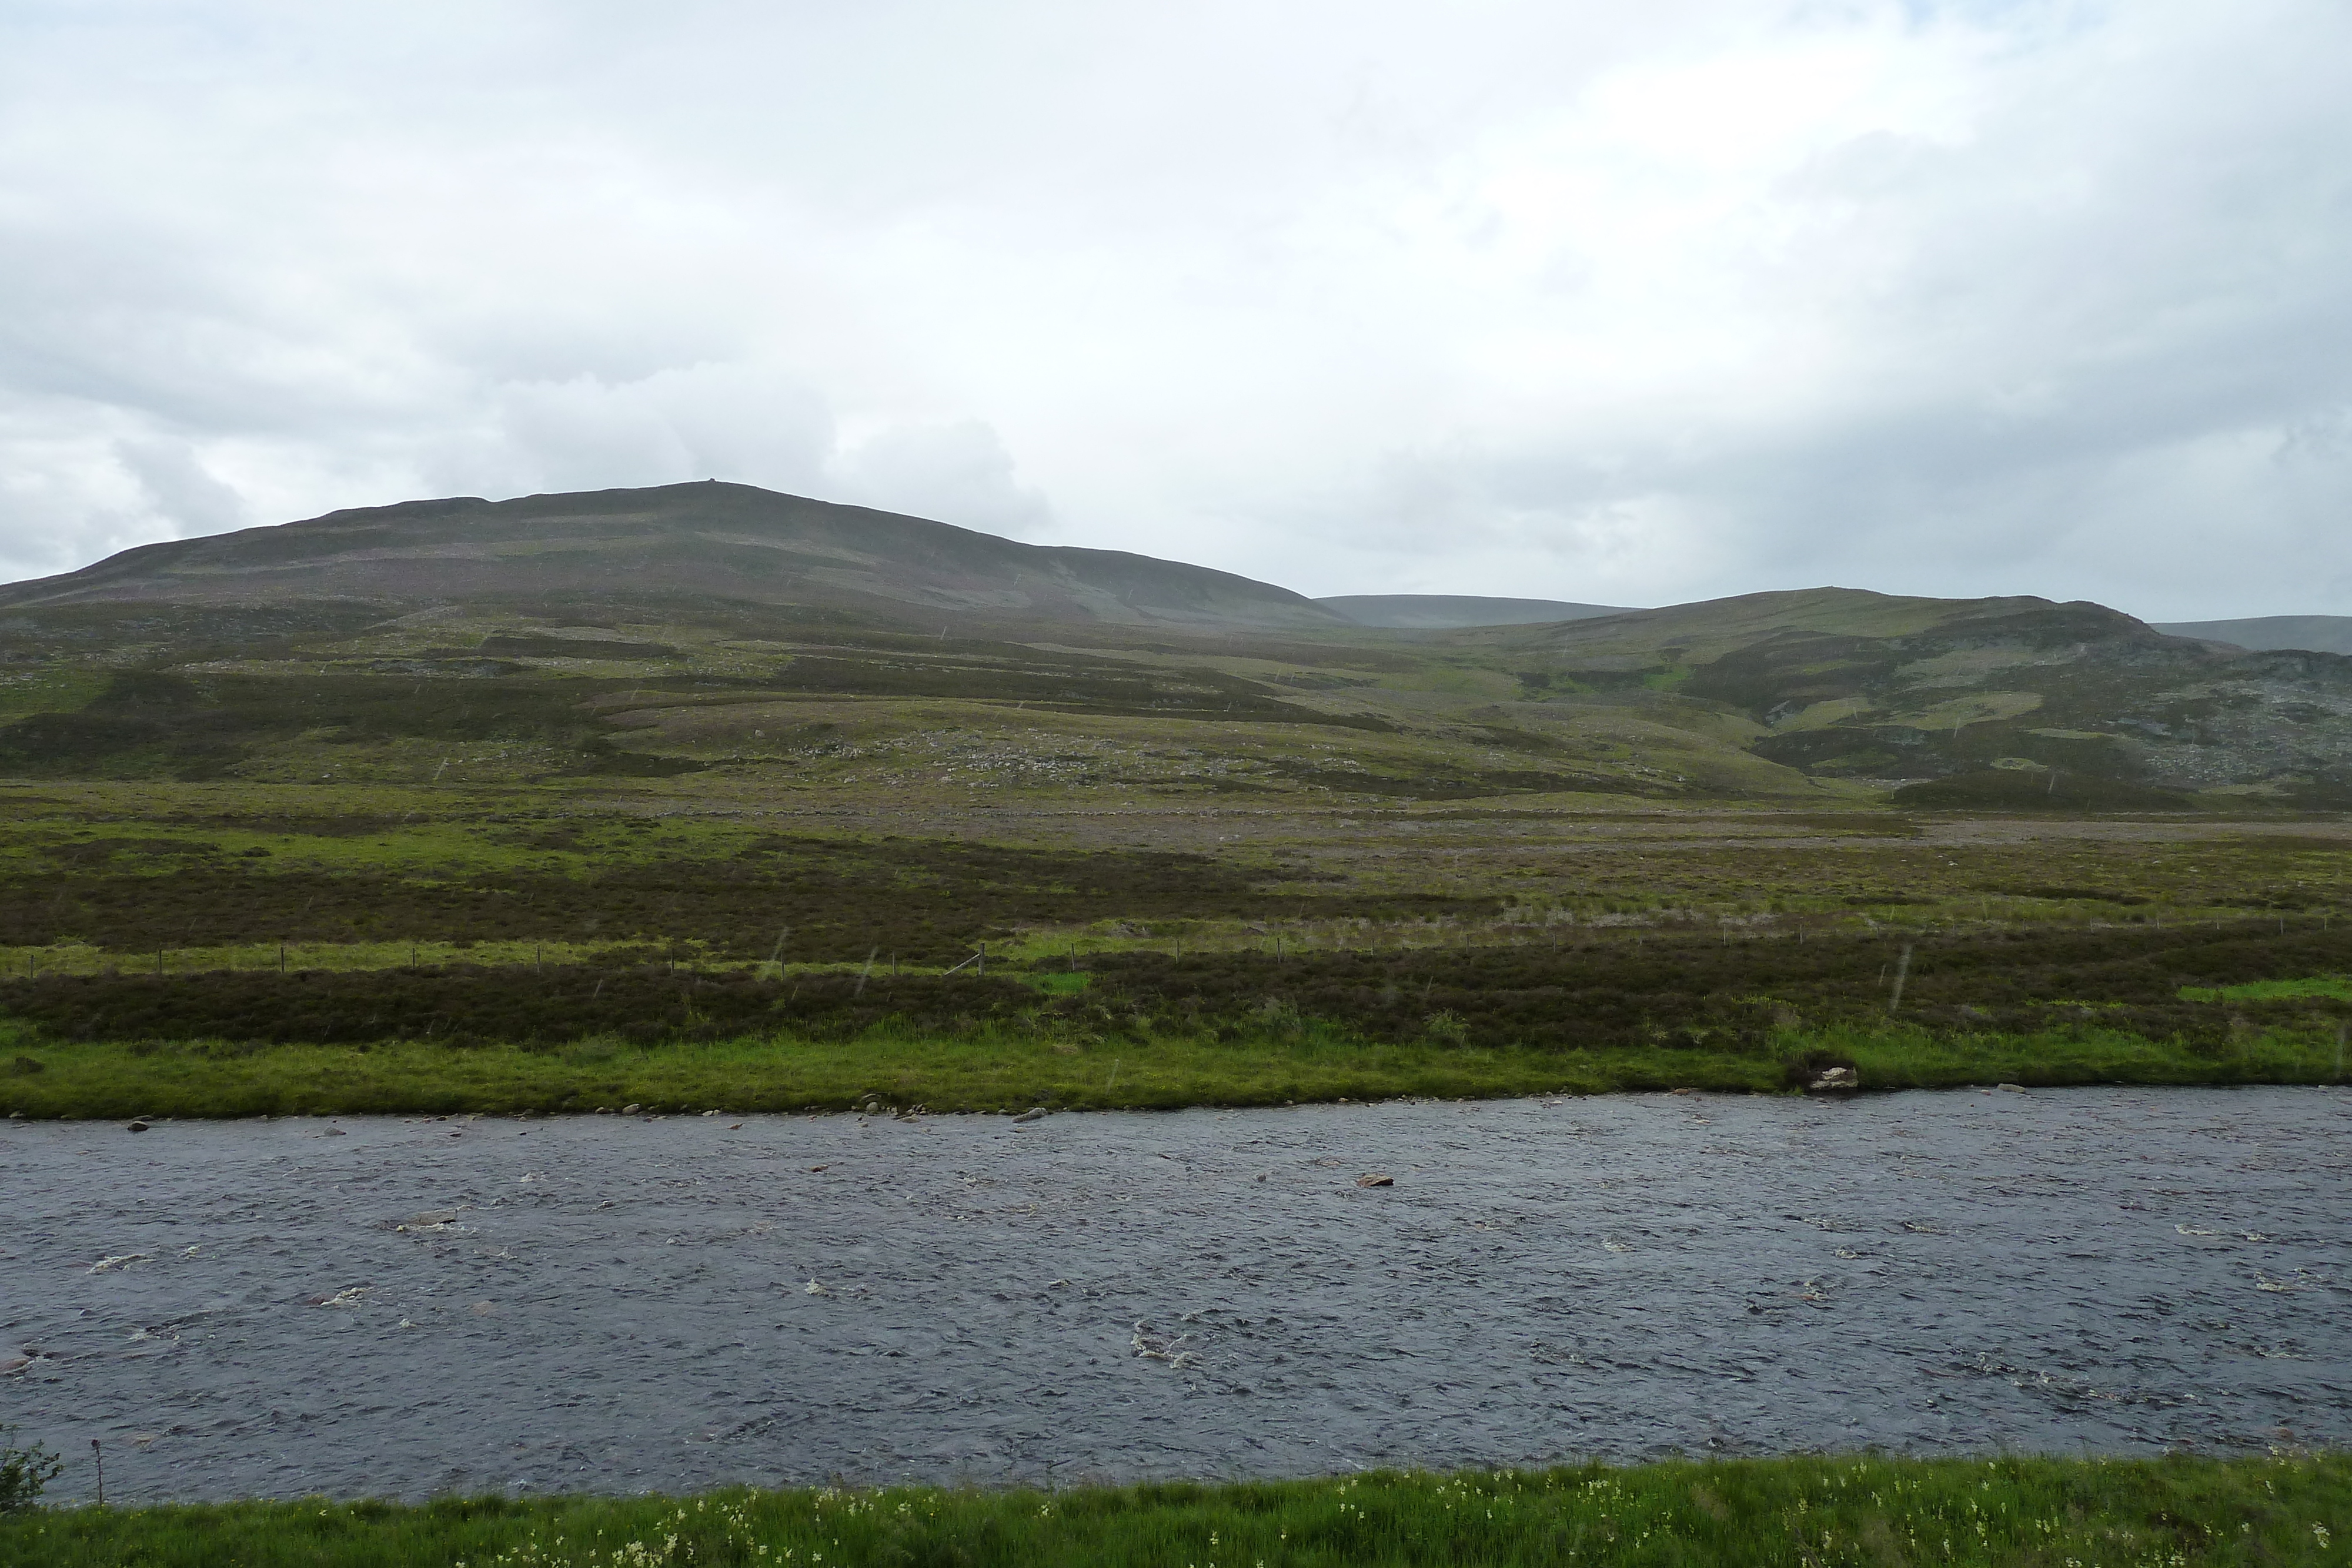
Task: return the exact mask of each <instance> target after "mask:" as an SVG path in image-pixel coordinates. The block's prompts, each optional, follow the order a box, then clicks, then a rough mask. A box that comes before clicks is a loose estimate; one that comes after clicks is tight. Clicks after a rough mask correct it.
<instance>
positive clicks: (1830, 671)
mask: <svg viewBox="0 0 2352 1568" xmlns="http://www.w3.org/2000/svg"><path fill="white" fill-rule="evenodd" d="M1462 635H1473V634H1467V633H1465V634H1462ZM1475 635H1478V636H1479V637H1480V639H1481V641H1482V643H1484V645H1486V646H1488V647H1490V648H1492V649H1494V650H1495V651H1496V652H1497V653H1506V652H1507V653H1508V654H1509V655H1511V656H1515V657H1517V660H1518V661H1519V662H1520V664H1522V665H1523V668H1522V671H1521V678H1522V680H1523V682H1525V683H1526V684H1527V685H1528V687H1529V688H1530V689H1531V690H1532V691H1538V692H1541V693H1544V694H1547V695H1555V694H1556V695H1555V698H1554V700H1592V699H1593V698H1595V697H1599V698H1600V699H1601V700H1610V697H1611V695H1612V694H1621V693H1622V692H1624V691H1626V690H1628V689H1630V688H1633V687H1636V686H1638V687H1642V688H1644V689H1648V690H1651V691H1656V692H1672V693H1675V694H1676V695H1681V696H1683V697H1685V698H1691V699H1699V700H1706V701H1712V702H1715V703H1718V704H1721V705H1723V706H1726V707H1727V708H1729V709H1732V710H1734V711H1736V712H1737V713H1738V715H1739V716H1742V717H1743V718H1746V719H1748V720H1751V721H1753V723H1754V724H1755V725H1756V726H1757V731H1756V733H1755V734H1754V735H1753V736H1752V737H1750V739H1749V742H1748V748H1749V750H1750V751H1751V752H1752V753H1753V754H1754V755H1756V756H1758V757H1760V758H1767V759H1769V760H1771V761H1774V762H1778V763H1780V764H1783V765H1785V766H1788V767H1790V768H1797V769H1800V770H1801V771H1803V772H1805V773H1807V774H1809V775H1811V776H1814V777H1846V778H1869V779H1880V780H1885V781H1887V782H1891V783H1892V782H1909V783H1913V784H1933V785H1934V788H1933V789H1927V790H1926V791H1925V792H1924V793H1916V792H1915V793H1914V794H1913V795H1910V796H1898V799H1913V800H1916V803H1920V804H1939V805H1947V806H1957V805H1963V804H1969V803H1974V804H1979V805H1984V806H2000V805H2031V804H2032V803H2033V801H2034V800H2037V799H2039V800H2057V799H2058V798H2059V797H2060V796H2061V795H2062V794H2063V792H2064V790H2065V789H2069V788H2073V789H2078V790H2079V789H2083V788H2085V786H2084V785H2083V782H2082V781H2084V780H2097V781H2101V784H2102V789H2101V790H2099V791H2093V792H2092V794H2091V795H2088V796H2084V797H2082V798H2081V799H2078V800H2077V801H2076V803H2077V804H2084V803H2105V804H2108V805H2114V806H2131V807H2137V808H2147V807H2149V806H2151V805H2157V806H2160V805H2162V804H2164V803H2165V797H2164V796H2163V794H2162V792H2163V791H2176V792H2179V794H2178V795H2176V796H2175V798H2174V803H2176V804H2185V803H2186V800H2185V797H2186V795H2187V794H2189V793H2193V792H2200V791H2202V792H2207V793H2208V794H2210V793H2212V792H2215V791H2220V792H2223V793H2235V794H2242V795H2257V796H2264V797H2269V798H2274V799H2279V800H2301V801H2305V802H2309V803H2319V802H2323V801H2327V802H2333V801H2339V800H2352V659H2347V658H2345V657H2343V656H2341V655H2337V654H2333V653H2308V652H2265V653H2242V652H2240V651H2239V650H2237V649H2234V648H2222V647H2216V646H2214V645H2213V644H2211V643H2206V642H2201V641H2197V640H2193V639H2189V638H2182V637H2175V636H2170V635H2168V634H2166V633H2165V632H2161V631H2159V630H2158V629H2157V628H2154V627H2151V626H2148V625H2147V624H2146V623H2144V622H2139V621H2136V620H2134V619H2132V618H2131V617H2130V616H2128V615H2125V614H2123V613H2122V612H2118V611H2114V610H2110V609H2107V608H2105V606H2103V605H2097V604H2092V603H2088V602H2083V601H2076V602H2072V603H2063V604H2061V603H2053V602H2052V601H2049V600H2044V599H2037V598H1999V599H1978V600H1937V599H1920V598H1899V597H1895V596H1891V595H1885V594H1875V593H1866V592H1863V591H1856V590H1852V589H1815V590H1811V591H1801V592H1790V593H1758V594H1748V595H1742V596H1740V597H1738V598H1734V599H1726V600H1717V601H1710V602H1707V603H1704V604H1690V605H1678V606H1674V607H1671V608H1668V609H1664V610H1652V611H1641V612H1634V613H1631V614H1625V615H1617V616H1612V617H1610V618H1608V619H1606V620H1596V621H1589V622H1570V623H1567V624H1560V625H1553V626H1547V627H1542V628H1521V629H1515V630H1510V631H1501V632H1486V633H1480V634H1475ZM2066 779H2073V780H2074V781H2075V783H2074V785H2067V784H2065V783H2064V780H2066ZM2150 791H2155V792H2156V793H2150Z"/></svg>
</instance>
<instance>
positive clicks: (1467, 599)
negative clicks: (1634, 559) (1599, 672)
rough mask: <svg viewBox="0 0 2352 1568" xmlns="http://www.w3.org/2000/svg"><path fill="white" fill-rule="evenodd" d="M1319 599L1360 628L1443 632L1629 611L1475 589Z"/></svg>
mask: <svg viewBox="0 0 2352 1568" xmlns="http://www.w3.org/2000/svg"><path fill="white" fill-rule="evenodd" d="M1315 602H1316V603H1318V604H1319V605H1321V606H1323V608H1324V609H1326V610H1328V611H1331V612H1335V613H1337V614H1339V615H1344V616H1346V617H1347V618H1348V619H1349V621H1352V622H1355V623H1356V624H1357V625H1359V626H1376V627H1381V628H1385V629H1387V630H1391V631H1404V632H1437V631H1451V630H1455V629H1458V628H1463V627H1470V626H1540V625H1549V624H1551V623H1552V622H1559V621H1592V620H1597V619H1599V618H1600V617H1601V616H1604V615H1624V614H1629V613H1631V612H1632V607H1631V606H1628V605H1622V604H1576V603H1571V602H1570V601H1567V600H1561V599H1498V598H1492V597H1489V596H1487V595H1484V594H1475V593H1341V594H1334V595H1332V596H1330V597H1328V598H1323V599H1318V600H1317V601H1315Z"/></svg>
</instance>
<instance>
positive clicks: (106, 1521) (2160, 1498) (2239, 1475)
mask: <svg viewBox="0 0 2352 1568" xmlns="http://www.w3.org/2000/svg"><path fill="white" fill-rule="evenodd" d="M2347 1535H2352V1458H2347V1456H2343V1455H2333V1454H2331V1455H2319V1456H2310V1455H2301V1456H2292V1457H2271V1458H2239V1459H2213V1458H2164V1459H2155V1460H2128V1461H2127V1460H2104V1459H2046V1458H1999V1459H1993V1460H1990V1461H1987V1460H1969V1459H1889V1458H1876V1457H1867V1456H1865V1457H1844V1458H1787V1459H1759V1460H1732V1461H1715V1462H1704V1463H1694V1462H1670V1463H1661V1464H1652V1465H1643V1466H1636V1467H1632V1468H1626V1469H1606V1468H1602V1467H1599V1466H1591V1467H1584V1468H1577V1469H1555V1470H1542V1471H1519V1472H1494V1473H1486V1472H1471V1473H1465V1474H1459V1475H1415V1474H1397V1473H1390V1472H1377V1473H1370V1474H1365V1475H1360V1476H1351V1477H1347V1478H1344V1479H1328V1480H1311V1481H1271V1482H1255V1483H1244V1484H1238V1485H1228V1486H1199V1485H1189V1484H1177V1485H1152V1486H1139V1487H1123V1488H1102V1489H1082V1490H1072V1491H1059V1492H1037V1491H1026V1490H1008V1491H971V1490H936V1489H930V1488H908V1489H903V1490H901V1489H894V1490H882V1491H870V1492H867V1491H844V1490H816V1491H779V1492H756V1491H727V1492H719V1493H713V1494H711V1495H709V1496H707V1497H702V1498H695V1499H690V1500H673V1499H662V1498H628V1499H618V1498H557V1499H547V1500H537V1499H534V1500H528V1501H512V1500H504V1499H499V1498H485V1499H449V1500H441V1501H437V1502H433V1503H427V1504H423V1505H419V1506H415V1507H405V1506H395V1505H390V1504H384V1503H379V1502H361V1503H333V1502H328V1501H324V1500H315V1499H314V1500H307V1501H300V1502H280V1503H232V1504H223V1505H209V1506H196V1507H175V1508H153V1509H98V1508H77V1509H71V1510H59V1511H43V1512H33V1513H26V1514H18V1515H14V1516H5V1517H0V1561H5V1562H8V1563H22V1564H25V1565H26V1568H84V1565H89V1568H97V1565H99V1564H108V1565H112V1564H119V1563H139V1564H142V1565H146V1568H199V1565H203V1568H210V1565H214V1564H221V1565H226V1564H232V1563H233V1564H236V1565H238V1568H277V1565H279V1564H284V1565H286V1568H295V1565H297V1564H299V1565H302V1568H311V1565H331V1568H342V1565H350V1568H361V1565H362V1564H364V1565H366V1568H393V1565H395V1564H398V1565H404V1568H405V1565H409V1564H415V1565H418V1568H422V1565H425V1564H433V1565H434V1568H443V1565H446V1564H453V1563H461V1564H465V1565H466V1568H493V1565H496V1568H523V1565H533V1568H538V1565H547V1568H551V1565H554V1564H565V1565H578V1568H589V1565H594V1568H631V1565H639V1564H647V1563H747V1564H748V1563H762V1564H774V1563H792V1564H795V1565H798V1564H828V1565H840V1568H858V1565H865V1564H876V1565H881V1564H893V1565H899V1564H938V1565H949V1564H955V1565H964V1568H991V1565H995V1564H1004V1565H1007V1568H1011V1565H1015V1564H1018V1565H1021V1568H1037V1565H1042V1564H1062V1563H1067V1564H1089V1565H1119V1564H1137V1565H1139V1568H1140V1565H1145V1564H1149V1565H1151V1568H1253V1565H1255V1564H1261V1563H1262V1564H1265V1568H1325V1565H1328V1568H1339V1565H1342V1564H1345V1565H1347V1568H1362V1565H1364V1564H1380V1563H1413V1564H1420V1563H1430V1564H1438V1563H1444V1564H1465V1563H1477V1564H1496V1565H1508V1564H1530V1565H1532V1564H1538V1563H1540V1564H1547V1565H1553V1564H1562V1563H1622V1564H1642V1565H1648V1564H1657V1565H1660V1568H1666V1565H1683V1564H1693V1565H1695V1564H1702V1563H1705V1564H1720V1563H1741V1564H1756V1565H1759V1568H1776V1565H1780V1564H1788V1565H1790V1568H1800V1565H1802V1568H1830V1565H1843V1564H1857V1565H1859V1564H1891V1563H1965V1564H1979V1563H2000V1564H2036V1565H2043V1564H2046V1565H2047V1568H2065V1565H2070V1564H2071V1565H2075V1568H2177V1565H2185V1564H2196V1565H2200V1568H2201V1565H2204V1564H2209V1563H2210V1564H2238V1563H2248V1564H2252V1563H2335V1562H2340V1561H2342V1560H2343V1559H2344V1557H2345V1555H2346V1554H2347V1550H2352V1540H2347Z"/></svg>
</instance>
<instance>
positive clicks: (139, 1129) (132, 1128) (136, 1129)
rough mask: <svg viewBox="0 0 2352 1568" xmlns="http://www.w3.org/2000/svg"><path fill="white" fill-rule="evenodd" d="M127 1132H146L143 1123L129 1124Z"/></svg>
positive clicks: (145, 1126) (145, 1125)
mask: <svg viewBox="0 0 2352 1568" xmlns="http://www.w3.org/2000/svg"><path fill="white" fill-rule="evenodd" d="M128 1130H129V1131H131V1132H133V1133H143V1132H145V1131H146V1130H147V1124H146V1123H144V1122H133V1123H131V1125H130V1127H129V1129H128Z"/></svg>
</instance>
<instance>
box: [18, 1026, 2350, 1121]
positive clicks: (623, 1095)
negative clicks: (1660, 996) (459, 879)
mask: <svg viewBox="0 0 2352 1568" xmlns="http://www.w3.org/2000/svg"><path fill="white" fill-rule="evenodd" d="M1832 1063H1836V1064H1847V1065H1851V1066H1853V1068H1854V1069H1855V1070H1856V1071H1857V1072H1858V1073H1859V1075H1860V1078H1861V1082H1862V1084H1863V1087H1864V1089H1865V1090H1891V1089H1913V1088H1950V1087H1958V1086H1961V1085H1966V1084H1990V1083H2000V1082H2010V1083H2020V1084H2024V1085H2027V1086H2029V1087H2055V1086H2060V1085H2068V1084H2089V1083H2137V1084H2233V1083H2321V1082H2340V1081H2341V1080H2342V1079H2343V1077H2344V1073H2345V1065H2344V1061H2343V1058H2342V1052H2341V1049H2340V1046H2339V1044H2338V1042H2337V1040H2336V1038H2335V1036H2334V1035H2333V1034H2332V1033H2329V1032H2327V1031H2326V1030H2292V1029H2283V1030H2273V1031H2266V1032H2263V1033H2261V1034H2257V1035H2250V1036H2248V1037H2246V1038H2245V1039H2243V1040H2240V1041H2238V1042H2236V1043H2234V1044H2232V1045H2231V1046H2230V1047H2229V1048H2228V1049H2227V1050H2225V1051H2220V1052H2216V1051H2213V1050H2211V1049H2210V1048H2206V1047H2195V1046H2190V1045H2187V1044H2183V1043H2180V1042H2177V1041H2164V1040H2148V1039H2146V1038H2142V1037H2139V1036H2137V1035H2133V1034H2130V1033H2127V1032H2122V1031H2114V1030H2100V1029H2096V1028H2092V1027H2088V1026H2081V1027H2076V1026H2070V1027H2067V1028H2065V1029H2063V1030H2049V1031H2045V1032H2041V1033H2034V1034H2020V1035H2010V1034H1994V1033H1987V1034H1980V1035H1963V1036H1954V1035H1951V1034H1948V1033H1944V1032H1939V1031H1936V1030H1927V1029H1924V1028H1913V1027H1907V1026H1893V1025H1890V1026H1885V1027H1882V1028H1878V1029H1868V1028H1845V1027H1835V1028H1829V1029H1823V1030H1787V1031H1781V1032H1779V1033H1776V1034H1775V1035H1774V1036H1773V1037H1772V1038H1771V1040H1769V1044H1768V1046H1767V1047H1766V1049H1764V1050H1761V1051H1721V1052H1716V1051H1703V1050H1693V1049H1669V1048H1666V1047H1657V1048H1643V1049H1637V1050H1622V1051H1538V1050H1528V1049H1512V1048H1486V1047H1479V1046H1471V1045H1463V1044H1458V1043H1454V1042H1452V1041H1449V1040H1424V1041H1417V1042H1412V1043H1405V1044H1387V1043H1378V1042H1368V1041H1364V1040H1355V1039H1350V1038H1348V1037H1346V1036H1344V1035H1341V1034H1339V1033H1338V1032H1336V1031H1331V1030H1322V1029H1318V1028H1309V1029H1303V1030H1294V1031H1290V1032H1288V1033H1286V1034H1268V1035H1265V1036H1261V1037H1258V1038H1248V1039H1243V1040H1220V1039H1218V1038H1216V1037H1215V1036H1214V1035H1211V1034H1202V1035H1199V1036H1173V1035H1164V1034H1163V1035H1155V1036H1152V1037H1150V1038H1148V1039H1132V1038H1129V1039H1111V1040H1100V1039H1096V1040H1087V1041H1085V1042H1084V1043H1077V1042H1074V1041H1073V1040H1071V1039H1069V1038H1067V1037H1066V1036H1061V1035H1055V1034H1038V1033H1028V1032H1024V1031H1021V1030H982V1031H980V1032H976V1033H973V1034H969V1035H963V1036H954V1037H939V1036H929V1035H921V1034H915V1033H908V1032H897V1031H888V1030H876V1031H873V1032H870V1033H868V1034H866V1035H864V1036H861V1037H858V1038H856V1039H850V1040H808V1039H802V1038H795V1037H792V1036H782V1035H760V1036H746V1037H742V1038H738V1039H732V1040H717V1041H711V1042H679V1043H653V1044H644V1045H639V1044H632V1043H629V1042H626V1041H624V1040H615V1039H610V1038H591V1039H587V1040H577V1041H573V1042H572V1043H571V1044H568V1045H561V1046H552V1047H542V1046H533V1047H529V1048H525V1047H519V1046H507V1045H482V1046H449V1045H436V1044H432V1043H429V1042H416V1041H394V1042H390V1043H384V1044H377V1045H364V1046H342V1045H336V1046H322V1045H255V1044H251V1043H231V1042H223V1041H205V1040H193V1041H152V1040H133V1041H117V1042H104V1041H101V1042H94V1043H79V1042H60V1041H56V1040H46V1039H43V1038H41V1037H40V1036H38V1035H37V1034H35V1033H33V1032H31V1031H28V1030H23V1029H21V1028H13V1029H12V1028H10V1027H8V1026H0V1114H20V1115H22V1116H25V1117H27V1118H32V1119H55V1118H81V1117H95V1118H121V1117H129V1116H140V1115H144V1116H172V1117H236V1116H258V1115H360V1114H433V1115H447V1114H457V1113H490V1114H512V1113H522V1112H539V1113H580V1112H593V1111H596V1110H598V1109H600V1108H603V1109H612V1110H619V1109H621V1108H623V1107H625V1106H628V1105H633V1104H634V1105H640V1106H643V1107H645V1108H646V1109H647V1110H649V1111H650V1110H658V1111H673V1112H675V1111H703V1110H712V1109H717V1110H723V1111H730V1112H738V1113H741V1112H759V1111H768V1112H781V1111H824V1110H836V1111H837V1110H846V1109H848V1108H849V1107H850V1106H851V1105H853V1104H855V1103H858V1102H859V1101H861V1100H863V1099H865V1098H866V1097H868V1096H878V1097H879V1098H881V1099H883V1100H885V1101H887V1102H888V1103H892V1104H894V1105H901V1106H906V1105H923V1106H927V1107H929V1109H931V1110H933V1111H938V1112H949V1111H1005V1110H1019V1109H1024V1108H1026V1107H1028V1106H1031V1105H1037V1104H1045V1105H1051V1106H1055V1107H1056V1108H1060V1109H1065V1110H1111V1109H1127V1110H1174V1109H1178V1108H1181V1107H1184V1106H1192V1105H1279V1104H1283V1103H1288V1102H1296V1103H1310V1102H1318V1101H1321V1102H1330V1101H1338V1100H1356V1101H1363V1100H1386V1099H1402V1098H1439V1099H1463V1098H1486V1097H1502V1096H1513V1095H1527V1094H1552V1093H1562V1094H1594V1093H1608V1092H1629V1091H1655V1090H1664V1089H1685V1088H1687V1089H1698V1090H1709V1091H1716V1092H1735V1093H1745V1092H1774V1093H1778V1092H1789V1091H1790V1089H1792V1088H1793V1087H1794V1086H1796V1085H1797V1084H1798V1083H1800V1082H1802V1080H1803V1079H1804V1078H1806V1077H1807V1076H1809V1075H1810V1074H1811V1071H1814V1070H1816V1069H1818V1068H1819V1067H1821V1066H1822V1065H1826V1064H1832Z"/></svg>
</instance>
